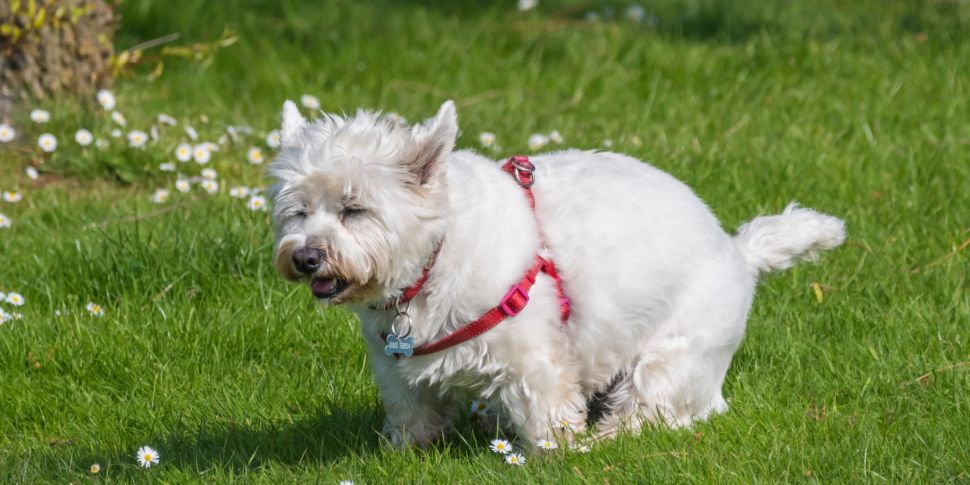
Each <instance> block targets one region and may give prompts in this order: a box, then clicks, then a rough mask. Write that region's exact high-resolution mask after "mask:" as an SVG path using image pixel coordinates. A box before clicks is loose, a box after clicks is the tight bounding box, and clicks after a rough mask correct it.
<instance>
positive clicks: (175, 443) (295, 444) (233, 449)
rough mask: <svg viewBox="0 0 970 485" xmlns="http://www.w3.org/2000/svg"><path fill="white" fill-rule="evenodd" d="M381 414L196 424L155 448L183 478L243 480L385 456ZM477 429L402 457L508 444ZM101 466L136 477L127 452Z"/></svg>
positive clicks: (376, 410) (328, 410)
mask: <svg viewBox="0 0 970 485" xmlns="http://www.w3.org/2000/svg"><path fill="white" fill-rule="evenodd" d="M383 419H384V411H383V409H381V408H380V407H379V406H375V407H373V408H361V409H354V410H347V409H341V408H338V407H334V406H328V407H325V408H321V409H320V410H318V411H317V412H316V413H314V414H313V415H310V416H306V417H303V418H302V419H300V420H296V421H293V422H278V423H267V422H265V421H261V422H257V423H254V424H251V425H247V424H227V423H218V424H212V423H202V424H201V425H199V426H198V428H197V429H196V430H194V431H193V432H183V433H181V434H170V435H162V436H159V437H158V438H157V439H156V440H149V441H148V443H149V444H151V445H155V448H156V449H157V450H158V451H159V453H160V455H161V458H162V461H163V463H164V465H165V467H166V468H176V469H178V470H180V471H181V472H183V473H189V474H206V473H209V472H212V471H215V470H219V471H222V472H230V473H233V474H244V473H247V472H254V471H258V470H259V469H261V468H263V467H265V466H272V465H276V464H279V465H283V466H294V465H324V466H326V465H329V464H332V463H335V462H338V461H341V460H343V459H345V458H348V457H354V458H359V459H370V458H373V457H374V456H375V455H381V454H383V453H394V452H392V451H389V448H388V447H387V446H386V442H385V441H384V438H383V437H382V435H381V433H380V429H381V425H382V423H383ZM488 428H489V427H488V426H487V425H485V424H483V423H477V422H472V421H471V420H469V419H467V418H463V419H460V420H458V422H457V423H456V424H455V427H454V428H453V429H452V430H450V431H449V432H447V433H446V436H445V439H444V440H441V441H439V442H436V443H434V444H433V445H432V446H431V447H430V448H429V449H427V450H419V449H412V450H408V451H404V452H402V453H414V454H415V455H417V457H418V458H419V459H420V458H421V457H422V456H423V455H425V454H429V453H437V454H441V455H446V456H448V457H451V458H458V457H465V456H472V455H478V454H481V453H484V452H486V451H485V450H487V447H488V444H489V443H490V441H491V440H492V439H493V438H495V437H497V436H498V437H502V438H506V439H509V440H513V439H514V436H510V435H508V434H504V432H502V431H498V429H497V428H495V427H493V428H492V429H491V430H489V429H488ZM101 460H104V456H100V458H99V457H96V456H93V455H92V456H91V457H89V458H86V459H82V460H81V463H95V462H99V461H101ZM101 462H102V463H109V464H112V466H111V469H110V470H109V471H108V474H110V476H111V477H113V478H125V477H129V476H130V477H137V476H140V475H139V473H141V472H140V471H139V468H138V466H137V465H136V464H135V462H134V456H133V452H130V453H125V454H123V455H116V456H114V457H112V458H111V459H109V460H107V461H101Z"/></svg>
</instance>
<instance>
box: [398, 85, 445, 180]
mask: <svg viewBox="0 0 970 485" xmlns="http://www.w3.org/2000/svg"><path fill="white" fill-rule="evenodd" d="M457 136H458V116H457V115H456V114H455V103H454V102H453V101H451V100H448V101H445V102H444V104H442V105H441V108H438V114H436V115H435V116H434V118H429V119H428V120H425V122H424V123H421V124H420V125H417V126H415V127H414V128H412V129H411V138H412V139H413V140H414V150H413V152H412V154H411V156H410V157H409V158H408V160H407V161H406V163H407V165H408V170H409V171H410V172H411V173H413V174H414V175H415V176H416V177H417V180H418V183H419V184H420V185H427V184H428V183H429V182H431V181H433V180H435V179H436V177H437V176H438V175H439V174H441V173H442V172H443V168H444V167H443V165H444V160H445V157H446V156H448V154H449V153H451V150H452V149H453V148H454V147H455V138H456V137H457Z"/></svg>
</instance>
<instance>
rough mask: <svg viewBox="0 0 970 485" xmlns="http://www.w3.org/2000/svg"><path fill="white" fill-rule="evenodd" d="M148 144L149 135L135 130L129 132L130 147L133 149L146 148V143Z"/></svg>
mask: <svg viewBox="0 0 970 485" xmlns="http://www.w3.org/2000/svg"><path fill="white" fill-rule="evenodd" d="M147 142H148V135H146V134H145V132H144V131H141V130H134V131H131V132H128V146H130V147H132V148H145V143H147Z"/></svg>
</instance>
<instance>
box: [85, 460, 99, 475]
mask: <svg viewBox="0 0 970 485" xmlns="http://www.w3.org/2000/svg"><path fill="white" fill-rule="evenodd" d="M88 473H90V474H92V475H97V474H98V473H101V465H99V464H97V463H92V464H91V466H90V467H89V468H88Z"/></svg>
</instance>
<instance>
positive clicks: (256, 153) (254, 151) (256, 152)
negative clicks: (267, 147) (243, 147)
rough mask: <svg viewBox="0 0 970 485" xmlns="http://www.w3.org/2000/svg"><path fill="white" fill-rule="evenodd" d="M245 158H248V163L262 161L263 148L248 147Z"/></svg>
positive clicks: (256, 163) (254, 163) (255, 163)
mask: <svg viewBox="0 0 970 485" xmlns="http://www.w3.org/2000/svg"><path fill="white" fill-rule="evenodd" d="M246 159H248V160H249V163H251V164H253V165H259V164H261V163H263V150H261V149H259V148H258V147H252V148H250V149H249V151H248V152H246Z"/></svg>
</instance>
